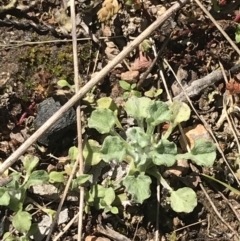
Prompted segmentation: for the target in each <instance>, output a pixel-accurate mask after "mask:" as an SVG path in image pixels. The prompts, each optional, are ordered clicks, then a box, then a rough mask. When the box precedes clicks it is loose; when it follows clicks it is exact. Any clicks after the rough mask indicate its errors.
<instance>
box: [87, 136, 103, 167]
mask: <svg viewBox="0 0 240 241" xmlns="http://www.w3.org/2000/svg"><path fill="white" fill-rule="evenodd" d="M100 148H101V147H100V145H99V143H98V142H97V141H95V140H91V139H90V140H88V141H86V143H85V145H84V148H83V157H84V160H85V165H87V166H94V165H97V164H98V163H99V162H100V161H101V159H102V158H101V153H100Z"/></svg>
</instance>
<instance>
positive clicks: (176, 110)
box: [169, 101, 191, 127]
mask: <svg viewBox="0 0 240 241" xmlns="http://www.w3.org/2000/svg"><path fill="white" fill-rule="evenodd" d="M169 109H170V110H171V111H172V113H173V114H172V120H171V122H172V123H173V126H174V127H175V126H177V125H178V124H180V123H181V122H183V121H187V120H188V119H189V117H190V113H191V110H190V108H189V106H188V105H187V104H186V103H184V102H181V101H174V102H173V103H172V104H171V105H170V106H169Z"/></svg>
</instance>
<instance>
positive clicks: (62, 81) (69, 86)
mask: <svg viewBox="0 0 240 241" xmlns="http://www.w3.org/2000/svg"><path fill="white" fill-rule="evenodd" d="M57 84H58V85H59V86H60V87H62V88H64V87H67V88H69V90H70V91H71V92H75V86H74V85H70V84H69V83H68V82H67V81H66V80H64V79H61V80H59V81H58V82H57Z"/></svg>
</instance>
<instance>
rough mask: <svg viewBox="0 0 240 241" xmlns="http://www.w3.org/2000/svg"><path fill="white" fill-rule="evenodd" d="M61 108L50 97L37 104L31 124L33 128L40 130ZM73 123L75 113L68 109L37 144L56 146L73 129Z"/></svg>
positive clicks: (59, 104) (58, 103)
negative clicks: (35, 113)
mask: <svg viewBox="0 0 240 241" xmlns="http://www.w3.org/2000/svg"><path fill="white" fill-rule="evenodd" d="M61 107H62V105H61V103H60V102H59V101H56V100H55V99H53V98H52V97H51V98H47V99H45V100H44V101H42V102H41V103H39V105H38V114H37V117H36V119H35V120H34V123H33V124H34V126H35V128H36V129H38V128H40V127H41V126H42V125H43V124H44V123H45V122H46V121H47V120H48V119H49V118H50V117H51V116H52V115H53V114H55V113H56V112H57V111H58V110H59V109H60V108H61ZM75 123H76V112H75V110H74V108H70V109H69V110H68V111H67V112H65V113H64V114H63V115H62V116H61V117H60V118H59V119H58V120H57V121H56V122H55V123H54V124H53V125H52V126H51V127H50V128H49V129H48V130H47V131H46V132H45V133H44V134H43V135H42V136H41V137H40V138H39V139H38V142H39V143H40V144H42V145H44V146H56V144H57V142H58V141H60V140H61V139H62V138H64V136H65V135H66V134H67V132H68V131H69V130H71V129H72V128H73V127H74V125H75Z"/></svg>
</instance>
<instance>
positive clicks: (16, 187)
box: [0, 155, 49, 240]
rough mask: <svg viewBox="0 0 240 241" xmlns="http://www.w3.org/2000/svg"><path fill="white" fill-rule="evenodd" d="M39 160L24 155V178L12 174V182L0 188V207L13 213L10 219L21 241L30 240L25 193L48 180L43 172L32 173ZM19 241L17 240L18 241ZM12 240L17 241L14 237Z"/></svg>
mask: <svg viewBox="0 0 240 241" xmlns="http://www.w3.org/2000/svg"><path fill="white" fill-rule="evenodd" d="M38 162H39V159H38V158H37V157H35V156H32V155H26V156H25V157H24V159H23V166H24V169H25V172H26V174H25V177H24V178H22V176H21V174H20V173H18V172H14V173H12V174H11V175H10V176H11V177H12V181H11V182H9V183H8V184H7V185H6V186H5V187H0V205H2V206H7V207H8V208H9V209H11V210H12V211H13V212H14V215H13V218H12V225H13V227H14V228H15V229H16V230H17V231H18V232H20V233H22V234H23V236H22V237H21V238H20V239H21V240H30V239H29V236H30V235H31V228H32V226H33V225H34V224H32V216H31V214H30V213H29V211H28V207H26V206H25V205H24V204H25V200H26V198H27V197H26V192H27V189H29V188H30V187H31V186H34V185H39V184H42V183H45V182H47V181H48V180H49V177H48V174H47V172H46V171H44V170H38V171H34V169H35V167H36V166H37V164H38ZM4 236H5V237H8V239H6V240H11V239H10V237H11V236H13V235H12V234H11V236H9V233H6V234H5V235H4ZM20 239H19V240H20ZM13 240H18V238H17V237H14V239H13Z"/></svg>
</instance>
